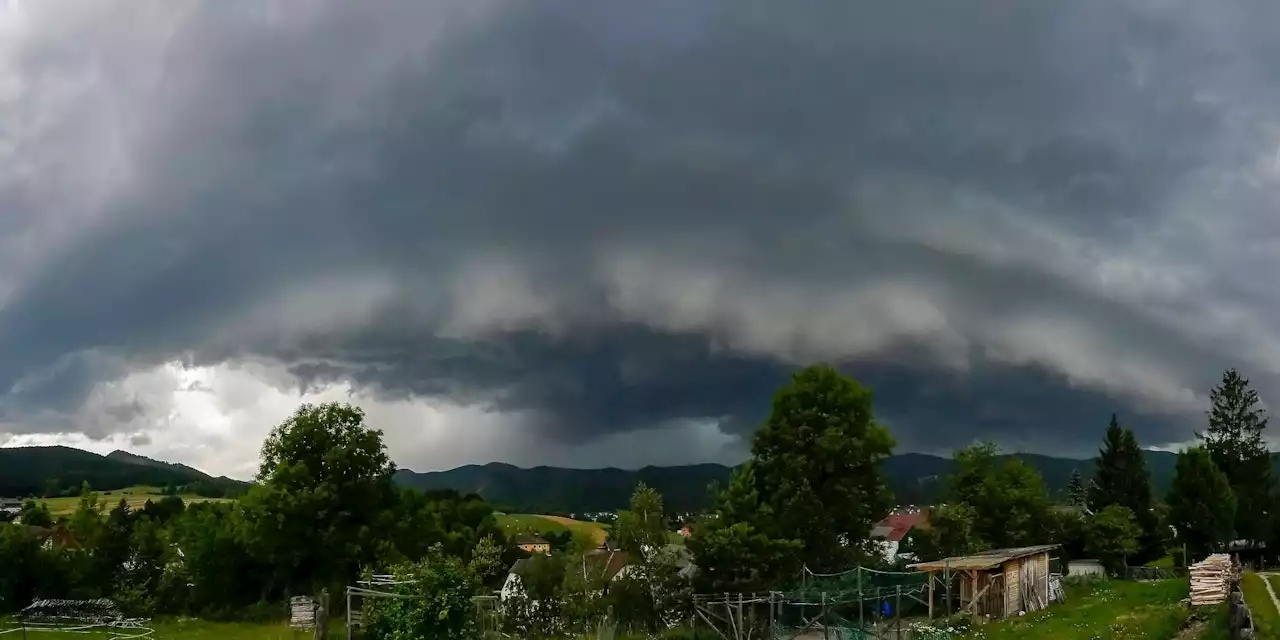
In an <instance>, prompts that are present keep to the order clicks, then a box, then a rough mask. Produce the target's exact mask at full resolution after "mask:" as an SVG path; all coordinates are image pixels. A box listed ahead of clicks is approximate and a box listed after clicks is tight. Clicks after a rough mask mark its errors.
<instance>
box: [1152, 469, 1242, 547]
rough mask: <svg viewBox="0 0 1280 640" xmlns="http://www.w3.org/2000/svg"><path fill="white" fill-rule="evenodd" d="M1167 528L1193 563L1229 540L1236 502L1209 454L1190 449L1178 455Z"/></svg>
mask: <svg viewBox="0 0 1280 640" xmlns="http://www.w3.org/2000/svg"><path fill="white" fill-rule="evenodd" d="M1168 503H1169V524H1171V525H1173V527H1174V529H1176V530H1177V532H1178V533H1177V541H1178V542H1181V543H1183V544H1185V545H1186V547H1187V553H1188V555H1189V556H1190V559H1191V560H1192V561H1195V560H1198V559H1201V558H1204V557H1205V556H1206V555H1208V554H1210V553H1212V552H1214V551H1216V550H1217V549H1219V548H1220V547H1221V546H1222V545H1223V544H1225V543H1227V542H1229V541H1230V540H1231V537H1232V527H1233V523H1234V522H1235V516H1236V499H1235V496H1234V495H1233V494H1232V492H1231V485H1230V483H1228V482H1227V476H1226V474H1224V473H1222V471H1221V470H1220V469H1218V467H1217V465H1215V464H1214V462H1213V457H1212V455H1211V454H1210V453H1209V451H1208V450H1207V449H1205V448H1203V447H1192V448H1190V449H1187V450H1186V451H1183V452H1182V453H1180V454H1178V464H1177V467H1176V471H1175V474H1174V477H1173V484H1172V486H1170V488H1169V498H1168Z"/></svg>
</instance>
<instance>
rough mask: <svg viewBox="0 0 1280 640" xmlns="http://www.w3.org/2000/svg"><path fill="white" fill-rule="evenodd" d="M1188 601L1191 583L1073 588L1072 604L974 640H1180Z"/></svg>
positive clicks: (1007, 623) (977, 632)
mask: <svg viewBox="0 0 1280 640" xmlns="http://www.w3.org/2000/svg"><path fill="white" fill-rule="evenodd" d="M1185 597H1187V581H1186V580H1185V579H1175V580H1161V581H1158V582H1127V581H1120V580H1116V581H1112V582H1106V583H1098V584H1093V585H1080V586H1071V587H1068V589H1067V602H1066V604H1055V605H1052V606H1050V607H1049V608H1048V609H1046V610H1043V611H1037V612H1035V613H1032V614H1029V615H1026V616H1022V617H1017V618H1010V619H1008V620H1002V621H1000V622H993V623H991V624H988V625H985V626H982V627H978V628H976V629H974V630H973V632H972V633H971V634H970V636H969V637H971V638H983V639H985V640H1014V639H1017V640H1050V639H1052V640H1093V639H1094V638H1115V639H1120V638H1151V639H1153V640H1155V639H1161V640H1168V639H1170V638H1174V637H1176V636H1177V634H1178V631H1179V630H1180V629H1181V628H1182V625H1183V622H1184V621H1185V620H1186V617H1187V614H1186V610H1185V609H1184V608H1183V606H1182V605H1181V604H1180V601H1181V600H1182V599H1183V598H1185Z"/></svg>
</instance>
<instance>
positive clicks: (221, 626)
mask: <svg viewBox="0 0 1280 640" xmlns="http://www.w3.org/2000/svg"><path fill="white" fill-rule="evenodd" d="M18 628H19V627H16V626H15V625H13V624H5V623H0V639H3V640H9V638H21V637H22V632H21V631H15V629H18ZM150 628H152V629H154V630H155V633H153V634H152V635H150V636H146V637H147V638H154V639H155V640H304V639H305V640H310V638H311V637H312V634H311V632H302V631H294V630H292V629H290V628H289V627H288V625H286V624H285V623H284V622H273V623H249V622H208V621H205V620H193V619H189V618H183V619H177V620H155V621H152V622H151V624H150ZM6 631H10V632H9V633H6ZM136 633H141V632H140V631H136V630H133V629H116V630H113V631H107V630H95V631H88V632H82V633H75V634H74V637H77V638H86V639H90V640H112V639H123V638H128V637H129V636H130V635H133V634H136ZM28 635H29V636H33V637H37V638H55V637H59V636H63V635H67V634H62V633H52V632H47V631H46V632H38V631H37V632H28ZM329 638H331V639H334V640H336V639H337V638H346V634H345V633H343V629H342V624H341V621H333V623H331V627H330V629H329Z"/></svg>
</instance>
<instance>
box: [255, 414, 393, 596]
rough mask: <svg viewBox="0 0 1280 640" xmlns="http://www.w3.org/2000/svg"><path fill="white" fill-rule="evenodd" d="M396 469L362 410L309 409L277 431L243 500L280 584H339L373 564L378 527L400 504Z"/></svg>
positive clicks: (293, 586)
mask: <svg viewBox="0 0 1280 640" xmlns="http://www.w3.org/2000/svg"><path fill="white" fill-rule="evenodd" d="M394 470H395V467H394V466H393V465H392V463H391V460H390V459H389V458H388V457H387V452H386V447H385V446H384V445H383V443H382V432H381V431H377V430H375V429H370V428H368V427H366V426H365V424H364V412H363V411H361V410H360V409H359V408H357V407H353V406H351V405H347V404H338V403H330V404H322V405H310V404H305V405H302V406H301V407H299V408H298V410H297V411H296V412H295V413H294V414H293V415H292V416H291V417H290V418H289V419H288V420H285V421H284V422H283V423H281V424H280V425H279V426H277V427H276V428H275V429H273V430H272V431H271V434H270V435H269V436H268V437H267V439H266V441H265V442H264V443H263V445H262V463H261V466H260V468H259V470H258V482H259V484H258V485H257V486H255V487H253V489H251V490H250V491H249V493H248V494H246V495H245V497H244V498H243V499H242V503H243V505H244V508H245V511H246V515H247V516H248V517H247V520H248V522H250V523H251V524H252V531H251V535H252V542H253V543H254V546H255V548H256V549H257V551H258V552H259V553H260V554H261V556H262V557H263V559H264V560H267V561H268V562H270V563H271V564H272V565H273V566H274V567H276V579H277V580H279V581H280V584H278V585H277V586H279V587H286V588H291V589H295V590H304V592H306V591H314V590H316V589H318V588H319V587H321V586H333V587H340V586H341V585H342V584H345V583H346V582H347V581H350V580H352V579H354V578H355V577H356V575H357V574H358V573H359V567H360V566H361V565H362V564H365V565H368V564H370V563H371V562H372V561H373V559H374V558H375V552H376V541H375V540H374V537H375V535H376V525H377V524H378V523H379V522H380V521H381V519H382V516H383V514H384V513H385V511H386V510H387V509H388V508H390V506H391V505H392V504H393V501H394V496H395V493H394V491H393V489H392V484H391V475H392V473H393V472H394ZM296 592H297V591H295V593H296Z"/></svg>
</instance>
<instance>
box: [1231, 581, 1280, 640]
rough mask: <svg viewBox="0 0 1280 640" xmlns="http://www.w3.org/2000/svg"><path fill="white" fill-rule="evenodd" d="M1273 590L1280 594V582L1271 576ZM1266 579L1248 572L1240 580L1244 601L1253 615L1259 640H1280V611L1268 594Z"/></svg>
mask: <svg viewBox="0 0 1280 640" xmlns="http://www.w3.org/2000/svg"><path fill="white" fill-rule="evenodd" d="M1271 578H1272V579H1271V588H1272V589H1277V593H1280V580H1276V577H1275V576H1271ZM1263 580H1264V578H1263V576H1260V575H1258V574H1256V573H1253V572H1247V573H1245V574H1244V575H1243V576H1241V578H1240V588H1241V589H1242V590H1244V601H1245V603H1247V604H1248V605H1249V611H1250V613H1252V614H1253V626H1254V627H1255V628H1256V629H1257V631H1256V634H1257V637H1258V638H1259V640H1262V639H1265V638H1276V639H1280V611H1276V606H1275V604H1274V603H1272V602H1271V594H1269V593H1267V585H1265V584H1263V582H1262V581H1263Z"/></svg>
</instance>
